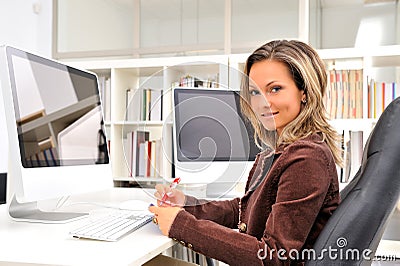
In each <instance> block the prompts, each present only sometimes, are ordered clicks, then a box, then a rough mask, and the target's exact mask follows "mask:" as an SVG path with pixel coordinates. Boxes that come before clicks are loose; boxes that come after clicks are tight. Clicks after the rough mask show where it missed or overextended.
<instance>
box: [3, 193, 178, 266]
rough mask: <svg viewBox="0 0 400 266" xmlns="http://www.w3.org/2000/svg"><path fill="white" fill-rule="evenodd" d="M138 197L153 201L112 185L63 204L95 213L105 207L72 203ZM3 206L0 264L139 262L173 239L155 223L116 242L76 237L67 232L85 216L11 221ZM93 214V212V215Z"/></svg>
mask: <svg viewBox="0 0 400 266" xmlns="http://www.w3.org/2000/svg"><path fill="white" fill-rule="evenodd" d="M130 199H140V200H145V201H148V202H149V203H150V202H153V201H154V200H153V199H152V198H151V196H150V195H149V194H147V193H145V192H143V190H141V189H133V188H114V189H112V190H110V191H102V192H99V193H92V194H87V195H80V196H79V197H75V196H74V197H71V199H70V200H68V201H67V202H66V203H65V204H64V206H65V207H63V209H65V210H66V211H89V210H93V209H97V210H95V211H93V212H92V217H93V215H98V214H99V213H100V212H101V211H106V209H105V208H102V207H99V206H94V205H89V204H83V203H81V204H72V205H71V203H72V202H96V203H104V204H108V205H110V204H113V203H114V204H118V203H119V202H122V201H126V200H130ZM7 211H8V210H7V205H1V206H0V265H1V264H2V262H6V263H5V264H7V265H9V262H18V263H36V264H51V265H54V264H56V265H141V264H143V263H144V262H146V261H148V260H150V259H151V258H153V257H155V256H156V255H158V254H160V253H161V252H163V251H165V250H166V249H168V248H169V247H171V246H173V245H174V244H175V242H174V241H173V240H171V239H169V238H168V237H166V236H163V235H161V233H160V231H159V229H158V228H157V226H156V225H155V224H153V223H149V224H147V225H145V226H144V227H142V228H140V229H138V230H137V231H135V232H133V233H131V234H130V235H127V236H125V237H124V238H122V239H120V240H119V241H117V242H103V241H94V240H86V239H76V238H72V237H71V236H69V234H68V233H69V231H71V230H72V229H75V228H77V227H79V226H81V225H84V224H85V223H87V222H88V219H90V216H89V218H84V219H80V220H77V221H74V222H70V223H66V224H40V223H27V222H14V221H12V220H11V219H10V218H9V216H8V214H7ZM96 213H97V214H96Z"/></svg>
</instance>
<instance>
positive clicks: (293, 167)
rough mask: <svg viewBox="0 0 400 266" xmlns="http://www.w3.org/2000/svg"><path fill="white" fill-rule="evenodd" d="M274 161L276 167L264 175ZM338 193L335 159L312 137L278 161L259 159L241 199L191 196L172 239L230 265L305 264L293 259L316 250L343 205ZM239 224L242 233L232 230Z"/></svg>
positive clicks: (264, 156)
mask: <svg viewBox="0 0 400 266" xmlns="http://www.w3.org/2000/svg"><path fill="white" fill-rule="evenodd" d="M271 156H274V163H273V164H272V166H271V169H270V170H269V171H268V172H267V173H266V174H264V173H263V169H262V168H263V166H264V164H267V162H268V160H271V159H272V158H271ZM264 172H265V171H264ZM257 181H260V183H259V185H254V184H256V183H257ZM338 187H339V186H338V178H337V172H336V166H335V163H334V160H333V157H332V154H331V152H330V150H329V148H328V146H327V145H326V144H325V143H324V142H322V140H321V137H320V136H319V135H312V136H309V137H307V138H305V139H302V140H298V141H296V142H295V143H292V144H290V145H288V146H286V147H280V148H278V149H277V150H276V151H275V154H274V155H271V154H270V153H267V152H262V153H260V154H258V155H257V158H256V162H255V163H254V166H253V168H252V170H251V172H250V174H249V179H248V181H247V185H246V192H245V195H244V196H243V197H242V198H241V199H239V198H235V199H233V200H224V201H211V202H207V201H205V200H198V199H196V198H194V197H190V196H187V200H186V205H187V206H186V207H185V211H180V212H179V213H178V215H177V216H176V218H175V220H174V222H173V224H172V226H171V229H170V231H169V237H171V238H173V239H175V240H177V241H179V242H180V243H181V244H183V245H185V246H188V247H189V248H191V249H193V250H194V251H196V252H199V253H201V254H204V255H206V256H208V257H212V258H215V259H217V260H220V261H223V262H225V263H227V264H229V265H297V264H303V263H302V261H301V260H292V259H291V258H297V254H300V255H301V251H302V250H303V249H311V248H312V246H313V244H314V242H315V240H316V238H317V237H318V235H319V233H320V232H321V230H322V228H323V227H324V225H325V224H326V222H327V220H328V219H329V217H330V216H331V215H332V213H333V211H334V210H335V209H336V208H337V206H338V204H339V189H338ZM239 209H240V211H239ZM239 213H240V219H239ZM239 223H240V224H241V225H240V226H239V228H240V229H241V230H239V232H238V231H237V230H232V229H237V228H238V224H239Z"/></svg>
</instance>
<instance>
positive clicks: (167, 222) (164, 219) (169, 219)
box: [149, 206, 183, 236]
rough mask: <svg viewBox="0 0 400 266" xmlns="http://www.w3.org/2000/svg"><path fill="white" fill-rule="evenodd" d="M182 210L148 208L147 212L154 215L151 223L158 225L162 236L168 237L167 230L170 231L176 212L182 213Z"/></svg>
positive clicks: (174, 208) (168, 207) (177, 208)
mask: <svg viewBox="0 0 400 266" xmlns="http://www.w3.org/2000/svg"><path fill="white" fill-rule="evenodd" d="M182 210H183V209H182V208H179V207H170V206H167V207H157V206H150V207H149V211H150V212H152V213H154V218H153V222H154V223H156V224H158V227H159V228H160V230H161V233H163V235H166V236H168V234H169V230H170V229H171V225H172V223H173V222H174V220H175V217H176V215H178V212H180V211H182Z"/></svg>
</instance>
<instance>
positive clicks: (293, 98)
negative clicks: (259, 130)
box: [249, 60, 305, 135]
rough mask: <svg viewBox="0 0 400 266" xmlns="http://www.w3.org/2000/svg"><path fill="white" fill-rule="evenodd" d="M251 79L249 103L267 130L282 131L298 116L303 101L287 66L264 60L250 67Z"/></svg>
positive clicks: (301, 94) (301, 93) (302, 93)
mask: <svg viewBox="0 0 400 266" xmlns="http://www.w3.org/2000/svg"><path fill="white" fill-rule="evenodd" d="M249 77H250V84H249V85H250V86H249V92H250V104H251V107H252V109H253V110H254V112H255V113H256V115H257V117H258V119H260V121H261V123H262V124H263V126H264V127H265V128H266V129H267V130H274V129H276V131H277V133H278V135H280V134H281V132H282V129H283V128H284V127H285V126H286V125H287V124H289V123H290V122H291V121H293V120H294V119H295V118H296V117H297V116H298V115H299V113H300V110H301V101H302V99H305V94H304V92H303V91H301V90H299V89H298V88H297V86H296V84H295V82H294V80H293V78H292V75H291V73H290V72H289V69H288V68H287V66H286V65H285V64H284V63H282V62H278V61H270V60H264V61H260V62H257V63H255V64H253V65H252V67H251V69H250V73H249Z"/></svg>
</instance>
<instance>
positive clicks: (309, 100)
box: [241, 40, 343, 165]
mask: <svg viewBox="0 0 400 266" xmlns="http://www.w3.org/2000/svg"><path fill="white" fill-rule="evenodd" d="M264 60H274V61H279V62H282V63H284V64H285V65H286V66H287V67H288V69H289V71H290V73H291V74H292V76H293V80H294V81H295V83H296V86H297V88H298V89H299V90H302V91H304V93H305V95H306V103H302V108H301V111H300V114H299V115H298V116H297V117H296V118H295V119H294V120H293V121H291V122H290V123H289V124H287V125H286V126H285V128H284V129H283V130H282V133H281V134H280V135H279V137H278V140H277V142H276V145H278V146H279V145H288V144H290V143H293V142H295V141H296V140H298V139H301V138H305V137H307V136H309V135H311V134H315V133H317V134H319V135H320V136H322V139H323V141H324V142H326V144H327V145H328V146H329V148H330V150H331V152H332V155H333V158H334V160H335V163H336V164H338V165H343V162H342V156H341V153H342V150H341V148H340V146H339V143H340V140H341V138H340V136H339V135H338V134H337V132H336V131H335V130H334V129H333V127H332V126H331V125H330V124H329V123H328V122H327V113H326V110H325V107H324V104H323V96H324V94H325V91H326V86H327V73H326V69H325V64H324V62H323V61H322V60H321V58H320V57H319V55H318V54H317V52H316V51H315V50H314V49H313V48H312V47H311V46H309V45H308V44H306V43H303V42H300V41H296V40H274V41H271V42H268V43H266V44H264V45H263V46H261V47H259V48H258V49H256V50H255V51H254V52H253V53H252V54H251V55H250V56H249V57H248V58H247V61H246V65H245V68H244V75H243V79H242V85H241V95H242V97H241V98H242V101H241V108H242V112H243V113H244V115H245V116H246V117H247V119H248V120H249V121H250V123H251V124H252V126H253V128H254V131H255V133H254V138H255V139H256V142H257V144H258V145H259V146H260V141H261V142H262V143H264V144H266V145H268V146H271V145H273V144H272V143H270V140H271V139H272V138H271V134H273V132H269V131H267V130H265V129H264V127H263V126H262V125H261V124H260V123H259V121H258V119H257V117H256V116H255V114H254V112H253V110H252V109H251V106H250V105H249V103H250V93H249V77H248V75H249V73H250V69H251V67H252V66H253V65H254V64H255V63H257V62H260V61H264Z"/></svg>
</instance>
